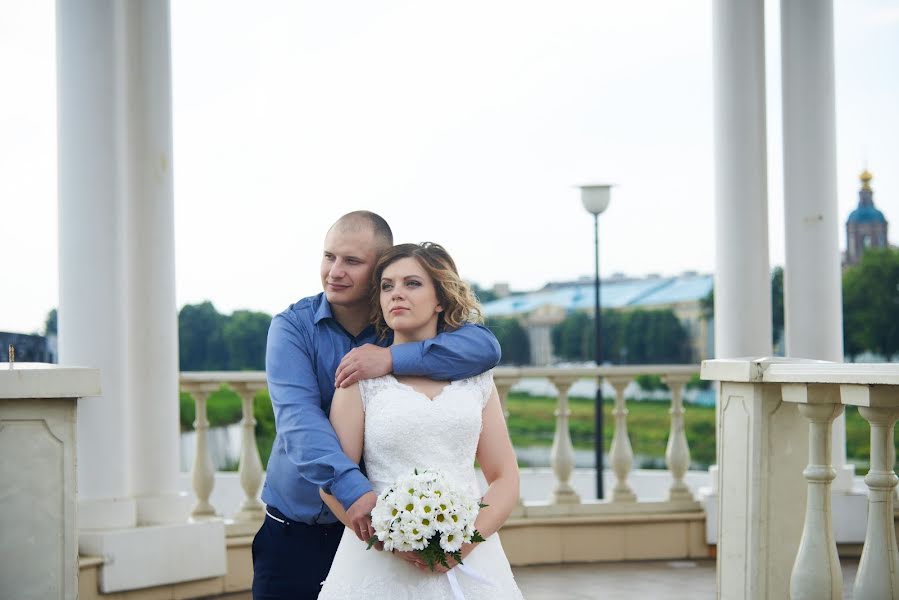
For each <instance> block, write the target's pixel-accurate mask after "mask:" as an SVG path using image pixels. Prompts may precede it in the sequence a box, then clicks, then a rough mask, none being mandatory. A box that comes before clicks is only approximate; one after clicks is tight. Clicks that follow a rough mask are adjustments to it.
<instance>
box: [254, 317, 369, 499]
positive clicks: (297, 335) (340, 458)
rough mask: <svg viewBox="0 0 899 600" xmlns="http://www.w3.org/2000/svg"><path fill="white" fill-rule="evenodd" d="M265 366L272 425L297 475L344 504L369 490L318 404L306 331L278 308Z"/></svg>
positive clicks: (310, 347) (268, 344) (271, 329)
mask: <svg viewBox="0 0 899 600" xmlns="http://www.w3.org/2000/svg"><path fill="white" fill-rule="evenodd" d="M265 372H266V377H267V378H268V388H269V394H270V395H271V399H272V407H273V409H274V413H275V427H276V429H277V432H278V436H279V437H281V439H282V441H283V444H284V447H285V450H286V454H287V457H288V459H289V460H290V462H291V463H293V464H294V465H296V469H297V474H298V476H301V477H303V478H304V479H306V480H307V481H309V482H311V483H313V484H314V485H317V486H319V487H321V488H324V489H325V490H326V491H330V492H331V493H332V494H333V495H334V496H335V497H336V498H337V499H338V500H339V501H340V503H341V504H342V505H343V506H344V508H349V507H350V506H351V505H352V504H353V503H354V502H355V501H356V500H357V499H358V498H359V497H360V496H362V495H363V494H365V493H366V492H369V491H371V489H372V487H371V484H370V483H369V481H368V479H366V478H365V476H364V475H363V474H362V472H361V471H360V469H359V465H357V464H356V463H354V462H353V461H351V460H350V459H349V458H348V457H347V456H346V454H344V452H343V450H342V449H341V447H340V440H338V438H337V434H335V433H334V429H333V428H332V427H331V422H330V421H329V420H328V416H327V415H326V414H325V411H324V410H323V409H322V398H321V391H320V390H319V386H318V382H317V380H316V377H315V367H314V364H313V352H312V335H311V332H310V331H305V330H304V328H303V326H302V324H301V323H297V322H294V321H292V320H291V319H289V318H288V317H287V316H285V315H284V314H281V315H277V316H276V317H275V318H274V319H272V323H271V326H270V327H269V332H268V341H267V348H266V356H265Z"/></svg>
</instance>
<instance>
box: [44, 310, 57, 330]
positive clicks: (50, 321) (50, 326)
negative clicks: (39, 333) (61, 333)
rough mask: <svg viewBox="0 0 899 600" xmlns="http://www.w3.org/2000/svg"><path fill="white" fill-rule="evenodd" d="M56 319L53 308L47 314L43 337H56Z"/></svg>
mask: <svg viewBox="0 0 899 600" xmlns="http://www.w3.org/2000/svg"><path fill="white" fill-rule="evenodd" d="M56 318H57V317H56V309H55V308H54V309H53V310H51V311H50V312H48V313H47V319H46V320H45V321H44V335H56V325H57V323H56Z"/></svg>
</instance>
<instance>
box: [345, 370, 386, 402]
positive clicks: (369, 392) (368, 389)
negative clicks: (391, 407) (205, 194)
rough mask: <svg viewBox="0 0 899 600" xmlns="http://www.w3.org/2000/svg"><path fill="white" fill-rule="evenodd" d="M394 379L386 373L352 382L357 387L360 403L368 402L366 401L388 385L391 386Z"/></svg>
mask: <svg viewBox="0 0 899 600" xmlns="http://www.w3.org/2000/svg"><path fill="white" fill-rule="evenodd" d="M394 381H396V379H394V377H393V375H390V374H387V375H382V376H381V377H372V378H371V379H362V380H360V381H359V383H357V384H354V385H357V386H358V387H359V394H360V396H361V398H362V405H363V406H365V405H366V404H368V401H369V400H371V399H372V398H374V397H375V396H376V395H378V394H379V393H380V392H382V391H383V390H385V389H386V388H388V387H391V386H392V385H393V383H394Z"/></svg>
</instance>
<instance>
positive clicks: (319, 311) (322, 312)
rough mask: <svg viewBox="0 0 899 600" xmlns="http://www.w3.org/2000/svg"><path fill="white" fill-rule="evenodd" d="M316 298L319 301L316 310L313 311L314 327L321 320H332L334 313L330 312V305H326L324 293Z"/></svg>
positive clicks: (326, 299) (326, 300)
mask: <svg viewBox="0 0 899 600" xmlns="http://www.w3.org/2000/svg"><path fill="white" fill-rule="evenodd" d="M318 297H319V300H320V301H319V303H318V308H316V309H315V324H316V325H318V323H319V322H320V321H322V320H323V319H334V313H333V312H331V305H330V304H329V303H328V298H327V297H326V296H325V293H324V292H321V293H320V294H319V295H318Z"/></svg>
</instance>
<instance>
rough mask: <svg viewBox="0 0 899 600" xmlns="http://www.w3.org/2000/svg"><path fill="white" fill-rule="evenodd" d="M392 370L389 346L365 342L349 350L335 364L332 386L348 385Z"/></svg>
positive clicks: (391, 356)
mask: <svg viewBox="0 0 899 600" xmlns="http://www.w3.org/2000/svg"><path fill="white" fill-rule="evenodd" d="M391 371H393V355H391V354H390V348H381V347H380V346H376V345H374V344H365V345H364V346H359V347H358V348H353V349H352V350H350V351H349V352H348V353H347V354H346V356H344V357H343V359H342V360H341V361H340V364H339V365H338V366H337V373H336V375H335V376H334V387H337V388H340V387H350V386H351V385H353V384H354V383H356V382H357V381H359V380H360V379H371V378H372V377H380V376H382V375H387V374H388V373H390V372H391Z"/></svg>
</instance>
